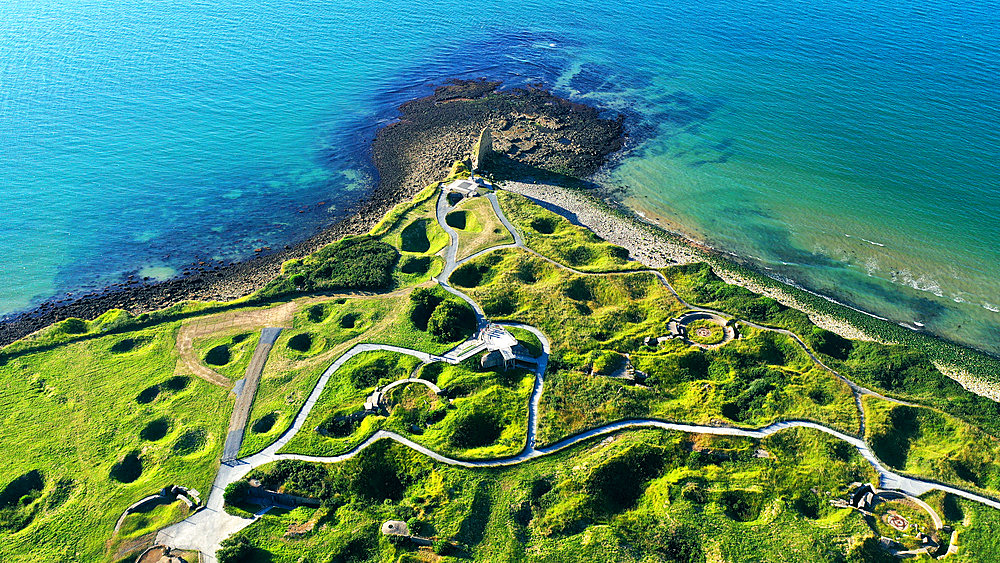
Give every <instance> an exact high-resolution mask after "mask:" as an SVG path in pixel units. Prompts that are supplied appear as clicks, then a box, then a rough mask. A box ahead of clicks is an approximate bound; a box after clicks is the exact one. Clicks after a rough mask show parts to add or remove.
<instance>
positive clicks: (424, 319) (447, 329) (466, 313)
mask: <svg viewBox="0 0 1000 563" xmlns="http://www.w3.org/2000/svg"><path fill="white" fill-rule="evenodd" d="M410 303H411V305H410V321H411V322H412V323H413V326H415V327H416V328H417V329H419V330H426V331H427V332H429V333H430V335H431V336H432V337H433V338H434V339H435V340H437V341H438V342H454V341H456V340H460V339H461V338H463V337H464V336H465V335H466V334H468V333H469V332H471V331H472V330H474V329H475V328H476V313H475V311H473V310H472V307H470V306H469V305H468V304H467V303H465V302H464V301H459V300H457V299H453V298H449V299H446V298H445V294H444V292H443V291H442V290H441V289H438V288H433V289H431V288H424V287H420V288H417V289H415V290H413V292H412V293H411V294H410Z"/></svg>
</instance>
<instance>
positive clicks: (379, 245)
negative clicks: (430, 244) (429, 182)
mask: <svg viewBox="0 0 1000 563" xmlns="http://www.w3.org/2000/svg"><path fill="white" fill-rule="evenodd" d="M398 260H399V252H398V251H397V250H396V249H395V248H393V247H392V246H390V245H388V244H386V243H384V242H380V241H379V240H377V239H375V238H374V237H371V236H358V237H347V238H344V239H342V240H339V241H337V242H335V243H332V244H328V245H327V246H324V247H323V248H321V249H319V250H317V251H316V252H314V253H313V254H310V255H309V256H306V257H305V258H302V259H295V260H289V261H288V262H285V264H284V265H283V266H282V268H281V275H280V276H278V278H276V279H275V280H274V281H271V282H269V283H268V284H267V285H266V286H264V288H263V289H261V290H260V294H259V295H260V296H261V297H274V296H278V295H283V294H291V293H300V292H307V291H318V290H338V289H361V290H369V291H377V290H384V289H387V288H389V287H391V286H392V281H393V279H392V272H393V270H394V269H395V267H396V262H397V261H398Z"/></svg>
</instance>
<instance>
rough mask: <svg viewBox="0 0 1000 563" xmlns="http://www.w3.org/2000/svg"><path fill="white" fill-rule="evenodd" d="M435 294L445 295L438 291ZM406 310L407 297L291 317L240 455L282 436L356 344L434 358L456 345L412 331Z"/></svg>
mask: <svg viewBox="0 0 1000 563" xmlns="http://www.w3.org/2000/svg"><path fill="white" fill-rule="evenodd" d="M435 291H436V292H438V293H439V294H441V295H442V296H443V295H444V292H443V290H439V289H435ZM410 310H411V304H410V300H409V294H408V293H407V292H404V293H402V294H399V295H392V296H378V297H341V298H332V299H328V300H319V299H315V298H313V299H310V300H309V301H308V305H303V308H302V310H301V311H299V312H298V313H297V314H296V315H295V317H294V320H293V328H292V329H291V330H287V331H284V332H283V333H282V335H281V336H280V337H279V338H278V340H277V342H275V345H274V348H273V349H272V351H271V355H270V356H269V358H268V361H267V364H266V365H265V366H264V373H263V374H262V376H261V381H260V385H259V387H258V389H257V395H256V397H255V399H254V403H253V407H252V409H251V414H250V419H249V420H250V424H249V425H248V428H247V432H246V434H245V436H244V441H243V447H242V448H241V450H240V452H241V455H249V454H252V453H256V452H258V451H260V450H261V449H263V448H265V447H266V446H267V445H268V444H270V443H271V442H273V441H274V440H275V439H277V438H278V437H279V436H280V435H281V434H282V433H284V431H285V430H286V429H287V428H288V427H289V426H290V425H291V423H292V420H293V419H294V418H295V415H296V414H298V412H299V409H300V408H301V407H302V404H303V403H305V400H306V398H307V397H308V396H309V393H310V392H311V391H312V389H313V387H315V385H316V382H317V381H318V380H319V377H320V375H322V374H323V371H324V370H326V368H327V367H329V366H330V364H332V363H333V362H334V361H336V359H337V358H338V357H340V355H341V354H343V353H344V352H346V351H347V350H348V349H350V348H351V347H352V346H354V345H355V344H357V343H359V342H368V343H373V344H390V345H394V346H401V347H404V348H411V349H414V350H421V351H425V352H430V353H434V354H442V353H444V352H446V351H448V350H449V349H451V348H452V347H453V346H454V345H455V344H456V342H437V341H435V340H434V339H433V338H432V337H431V336H430V335H429V334H428V332H427V331H426V330H421V329H420V328H419V327H416V326H414V324H413V321H412V320H411V318H410ZM302 335H307V336H302ZM307 341H308V346H305V344H306V342H307ZM295 344H298V346H295ZM297 348H298V349H297ZM362 402H363V400H362Z"/></svg>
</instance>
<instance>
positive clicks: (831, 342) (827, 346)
mask: <svg viewBox="0 0 1000 563" xmlns="http://www.w3.org/2000/svg"><path fill="white" fill-rule="evenodd" d="M805 341H806V343H807V344H809V346H811V347H812V349H813V350H816V351H817V352H820V353H821V354H826V355H827V356H830V357H832V358H836V359H838V360H846V359H847V358H848V356H849V355H850V353H851V348H853V344H852V343H851V341H850V340H848V339H846V338H844V337H843V336H840V335H839V334H837V333H835V332H830V331H829V330H825V329H822V328H819V327H813V329H812V332H810V333H809V334H808V335H807V336H806V337H805Z"/></svg>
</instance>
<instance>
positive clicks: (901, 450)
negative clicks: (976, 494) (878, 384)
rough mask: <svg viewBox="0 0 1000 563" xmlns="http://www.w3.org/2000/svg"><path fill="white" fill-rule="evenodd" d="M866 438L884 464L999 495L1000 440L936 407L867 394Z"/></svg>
mask: <svg viewBox="0 0 1000 563" xmlns="http://www.w3.org/2000/svg"><path fill="white" fill-rule="evenodd" d="M864 405H865V412H866V415H867V435H866V440H867V441H868V444H869V445H870V446H871V448H872V451H873V452H875V455H876V456H878V457H879V459H881V460H882V461H883V462H884V463H885V464H886V465H888V466H889V467H892V468H893V469H896V470H898V471H901V472H903V473H907V474H910V475H915V476H919V477H925V478H930V479H934V480H939V481H944V482H947V483H954V484H957V485H959V486H962V487H965V488H969V489H980V490H983V491H985V492H986V493H987V494H989V495H992V496H1000V440H998V439H997V438H995V437H993V436H990V435H989V434H986V433H985V432H982V431H981V430H979V429H977V428H976V427H974V426H972V425H970V424H968V423H966V422H964V421H962V420H960V419H958V418H955V417H953V416H950V415H948V414H945V413H942V412H940V411H936V410H933V409H928V408H922V407H910V406H906V405H899V404H894V403H890V402H888V401H885V400H882V399H877V398H875V397H865V399H864Z"/></svg>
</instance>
